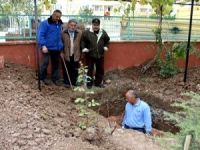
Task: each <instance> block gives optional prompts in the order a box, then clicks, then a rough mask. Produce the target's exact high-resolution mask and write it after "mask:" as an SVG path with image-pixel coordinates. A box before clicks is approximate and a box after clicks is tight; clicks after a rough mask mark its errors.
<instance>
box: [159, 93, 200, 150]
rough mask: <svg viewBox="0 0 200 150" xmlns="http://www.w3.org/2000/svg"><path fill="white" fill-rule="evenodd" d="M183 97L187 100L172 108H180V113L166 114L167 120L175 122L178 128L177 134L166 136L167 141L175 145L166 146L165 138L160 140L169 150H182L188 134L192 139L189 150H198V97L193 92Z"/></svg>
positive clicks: (199, 132)
mask: <svg viewBox="0 0 200 150" xmlns="http://www.w3.org/2000/svg"><path fill="white" fill-rule="evenodd" d="M183 95H185V96H187V97H188V98H189V99H188V100H186V101H181V102H179V103H178V102H177V103H174V104H173V106H176V107H179V108H181V110H182V111H179V112H177V113H176V114H170V115H169V114H168V117H169V119H170V120H174V121H176V122H177V124H176V125H177V126H178V127H180V132H179V133H176V134H175V135H173V134H168V136H167V138H168V139H169V138H171V139H173V140H174V141H175V143H176V144H173V145H172V144H166V143H167V142H166V140H167V139H166V138H163V139H161V141H165V144H164V145H163V146H165V147H167V148H169V149H177V150H178V149H183V143H184V140H185V136H186V135H189V134H190V135H192V138H193V139H192V143H191V144H190V150H197V149H200V109H199V108H200V95H199V94H197V93H194V92H190V93H186V94H183ZM163 143H164V142H163Z"/></svg>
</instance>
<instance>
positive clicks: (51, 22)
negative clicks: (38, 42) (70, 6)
mask: <svg viewBox="0 0 200 150" xmlns="http://www.w3.org/2000/svg"><path fill="white" fill-rule="evenodd" d="M48 23H49V24H54V23H55V22H54V21H53V20H52V16H50V17H49V18H48ZM58 24H63V22H62V20H61V19H60V20H59V21H58Z"/></svg>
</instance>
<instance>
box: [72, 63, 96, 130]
mask: <svg viewBox="0 0 200 150" xmlns="http://www.w3.org/2000/svg"><path fill="white" fill-rule="evenodd" d="M87 70H88V69H87V67H86V66H83V64H81V65H80V68H79V71H78V72H79V76H78V83H79V85H80V86H79V87H76V88H75V89H74V91H76V92H80V93H82V95H81V96H79V97H77V98H76V99H75V101H74V103H75V104H76V105H77V106H78V109H79V117H83V118H85V119H86V120H83V121H82V122H80V123H79V127H80V128H81V129H86V128H87V127H88V125H89V124H90V123H91V122H88V119H89V117H90V116H91V114H90V112H89V108H94V107H97V106H100V103H98V102H96V100H95V99H91V98H90V95H93V94H94V91H92V90H88V89H87V88H86V83H87V78H88V76H87V75H86V74H87Z"/></svg>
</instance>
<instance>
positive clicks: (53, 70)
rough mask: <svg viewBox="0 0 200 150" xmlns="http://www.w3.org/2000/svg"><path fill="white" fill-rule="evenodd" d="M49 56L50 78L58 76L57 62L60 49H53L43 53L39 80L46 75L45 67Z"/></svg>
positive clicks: (55, 78)
mask: <svg viewBox="0 0 200 150" xmlns="http://www.w3.org/2000/svg"><path fill="white" fill-rule="evenodd" d="M49 58H50V59H51V80H52V81H56V80H58V78H59V77H58V76H59V62H60V51H57V50H54V51H50V50H49V52H48V53H43V60H42V65H41V67H40V80H44V79H46V77H47V68H48V65H49Z"/></svg>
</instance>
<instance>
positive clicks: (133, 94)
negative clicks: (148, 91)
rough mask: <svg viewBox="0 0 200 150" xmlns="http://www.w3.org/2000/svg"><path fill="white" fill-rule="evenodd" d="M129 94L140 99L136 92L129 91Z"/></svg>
mask: <svg viewBox="0 0 200 150" xmlns="http://www.w3.org/2000/svg"><path fill="white" fill-rule="evenodd" d="M128 94H129V95H131V96H134V97H135V98H138V95H137V93H136V92H135V91H134V90H128Z"/></svg>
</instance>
